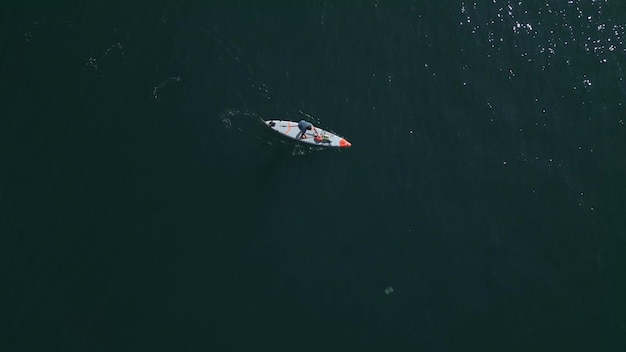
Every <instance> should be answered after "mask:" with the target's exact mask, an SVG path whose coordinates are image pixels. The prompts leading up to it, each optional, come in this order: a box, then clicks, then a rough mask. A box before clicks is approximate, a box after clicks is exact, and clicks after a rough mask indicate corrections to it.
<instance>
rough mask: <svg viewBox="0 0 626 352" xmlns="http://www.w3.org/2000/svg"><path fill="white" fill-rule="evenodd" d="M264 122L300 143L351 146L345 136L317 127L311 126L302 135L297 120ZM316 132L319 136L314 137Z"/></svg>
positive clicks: (338, 146) (321, 145) (340, 146)
mask: <svg viewBox="0 0 626 352" xmlns="http://www.w3.org/2000/svg"><path fill="white" fill-rule="evenodd" d="M265 124H266V125H267V127H269V128H271V129H273V130H274V131H276V132H278V133H280V134H282V135H284V136H287V137H289V138H291V139H295V140H297V141H299V142H302V143H307V144H311V145H316V146H320V147H337V148H349V147H351V146H352V144H350V142H348V141H347V140H346V139H345V138H343V137H340V136H338V135H336V134H334V133H331V132H328V131H326V130H323V129H321V128H318V127H313V129H312V130H308V131H306V132H305V133H304V135H302V132H301V131H300V129H299V128H298V123H297V122H293V121H281V120H269V121H265ZM316 132H317V136H319V137H321V138H315V137H316Z"/></svg>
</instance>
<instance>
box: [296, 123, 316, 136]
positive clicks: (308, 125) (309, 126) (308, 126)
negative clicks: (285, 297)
mask: <svg viewBox="0 0 626 352" xmlns="http://www.w3.org/2000/svg"><path fill="white" fill-rule="evenodd" d="M298 128H299V129H300V132H301V133H300V138H304V134H305V133H306V131H307V130H310V129H313V124H311V123H310V122H306V121H304V120H300V122H298Z"/></svg>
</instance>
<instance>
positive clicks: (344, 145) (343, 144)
mask: <svg viewBox="0 0 626 352" xmlns="http://www.w3.org/2000/svg"><path fill="white" fill-rule="evenodd" d="M351 146H352V144H351V143H350V142H348V141H347V140H345V139H343V138H341V140H340V141H339V147H340V148H350V147H351Z"/></svg>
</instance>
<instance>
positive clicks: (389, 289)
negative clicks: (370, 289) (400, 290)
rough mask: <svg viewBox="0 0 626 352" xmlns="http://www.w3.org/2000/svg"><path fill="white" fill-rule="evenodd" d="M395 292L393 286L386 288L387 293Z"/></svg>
mask: <svg viewBox="0 0 626 352" xmlns="http://www.w3.org/2000/svg"><path fill="white" fill-rule="evenodd" d="M392 293H393V287H391V286H389V287H387V288H386V289H385V294H386V295H390V294H392Z"/></svg>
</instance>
